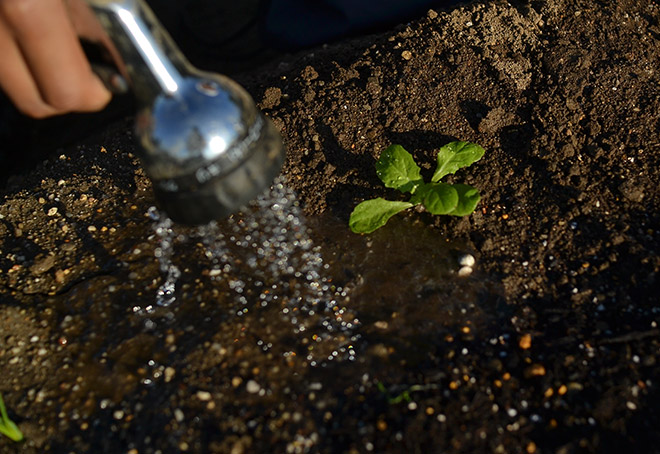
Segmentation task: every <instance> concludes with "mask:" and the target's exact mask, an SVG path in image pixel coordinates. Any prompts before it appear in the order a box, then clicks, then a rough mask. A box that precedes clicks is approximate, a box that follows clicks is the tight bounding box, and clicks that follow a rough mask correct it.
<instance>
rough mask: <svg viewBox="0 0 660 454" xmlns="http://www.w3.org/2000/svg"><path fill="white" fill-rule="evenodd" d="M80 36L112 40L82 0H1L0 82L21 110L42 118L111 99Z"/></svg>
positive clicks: (94, 106) (101, 104)
mask: <svg viewBox="0 0 660 454" xmlns="http://www.w3.org/2000/svg"><path fill="white" fill-rule="evenodd" d="M79 36H80V37H84V38H87V39H90V40H92V41H99V42H102V43H107V41H108V38H107V36H106V35H105V33H104V32H103V30H102V28H101V26H100V25H99V24H98V22H97V21H96V20H95V18H94V14H93V12H92V11H91V10H90V9H89V7H88V6H87V4H86V3H85V2H84V1H83V0H0V55H1V56H2V60H1V61H0V88H1V89H2V90H3V91H4V92H5V93H6V94H7V96H8V97H9V98H10V99H11V100H12V102H13V103H14V104H15V105H16V107H17V108H18V109H19V110H20V111H22V112H23V113H25V114H26V115H29V116H32V117H36V118H44V117H49V116H53V115H58V114H63V113H67V112H89V111H96V110H100V109H102V108H103V107H104V106H105V105H106V104H107V103H108V101H109V100H110V97H111V95H110V92H109V91H108V90H107V89H106V88H105V86H104V85H103V83H102V82H101V80H100V79H99V78H98V77H97V76H96V75H95V74H94V73H93V72H92V70H91V67H90V64H89V62H88V61H87V57H86V56H85V54H84V52H83V50H82V47H81V45H80V41H79V39H78V37H79Z"/></svg>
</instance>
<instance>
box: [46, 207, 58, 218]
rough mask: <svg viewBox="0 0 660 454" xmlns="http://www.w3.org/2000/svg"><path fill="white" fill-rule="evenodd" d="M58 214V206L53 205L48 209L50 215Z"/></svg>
mask: <svg viewBox="0 0 660 454" xmlns="http://www.w3.org/2000/svg"><path fill="white" fill-rule="evenodd" d="M56 214H57V207H52V208H49V209H48V216H55V215H56Z"/></svg>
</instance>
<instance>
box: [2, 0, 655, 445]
mask: <svg viewBox="0 0 660 454" xmlns="http://www.w3.org/2000/svg"><path fill="white" fill-rule="evenodd" d="M659 21H660V6H659V5H658V4H657V2H655V1H651V0H636V1H634V0H623V1H619V2H614V1H597V0H583V1H577V2H568V1H562V0H552V1H547V2H540V1H539V2H537V1H514V2H511V3H506V2H499V1H495V2H484V3H482V2H476V3H472V4H469V5H466V6H464V7H461V8H456V9H454V10H452V11H449V12H437V13H436V12H433V11H430V12H429V13H428V15H427V16H426V17H423V18H420V19H419V20H417V21H414V22H411V23H410V24H407V25H401V26H399V27H397V28H396V29H394V30H391V31H390V32H386V33H383V34H381V35H376V36H369V37H362V38H357V39H353V40H348V41H344V42H341V43H339V44H335V45H330V46H324V47H322V48H317V49H312V50H310V51H308V52H305V53H303V54H301V55H298V56H295V57H291V58H288V59H284V60H283V61H281V62H276V64H273V65H271V67H269V68H268V69H261V70H259V71H253V72H249V73H245V74H241V75H238V76H236V78H237V79H238V80H239V81H240V82H241V83H243V84H244V85H245V86H246V87H247V88H248V90H249V91H250V92H251V93H252V95H253V97H254V98H255V100H256V101H257V102H258V104H259V106H260V107H261V108H262V109H263V110H264V111H265V112H266V114H267V115H268V116H270V117H271V118H272V119H273V120H274V122H275V124H276V125H277V126H278V128H279V129H280V130H281V132H282V135H283V137H284V140H285V142H286V144H287V147H288V150H289V153H288V160H287V162H286V164H285V167H284V172H283V173H284V175H285V176H286V178H287V181H288V184H289V186H290V187H292V188H293V189H295V190H296V191H297V192H298V194H299V198H300V201H301V205H302V208H303V209H304V211H305V213H306V214H307V215H308V217H309V219H310V221H309V224H310V228H311V229H312V230H313V231H314V232H315V233H313V234H312V236H314V238H315V239H316V241H317V243H318V244H319V245H320V246H321V247H322V250H323V253H324V257H325V260H326V262H327V263H329V265H330V268H329V270H328V273H330V274H331V275H332V276H333V279H334V281H333V282H334V283H335V284H336V285H338V286H339V285H341V286H343V287H345V288H346V289H353V290H352V291H353V293H352V294H351V293H350V292H348V293H349V296H350V299H348V300H346V301H344V302H343V303H342V304H343V305H345V307H346V310H347V311H348V313H351V314H353V315H354V316H355V317H357V318H358V319H360V321H361V325H360V326H359V327H358V328H357V330H356V331H353V333H354V334H359V340H357V341H356V342H355V345H354V348H355V351H356V359H355V360H354V361H350V360H348V359H345V360H339V361H333V362H329V363H324V364H323V365H317V366H312V365H310V364H309V362H308V361H305V360H304V359H303V358H302V355H300V356H296V355H292V354H291V351H294V350H295V349H296V348H302V349H303V350H304V349H305V348H307V347H306V345H307V344H306V341H302V340H301V337H300V336H298V337H296V336H297V335H293V334H292V333H291V329H290V327H286V326H284V325H286V323H288V322H286V323H285V322H284V321H283V319H282V318H281V317H279V316H277V314H278V309H277V307H275V308H274V309H273V308H272V307H268V308H264V309H259V308H256V307H255V308H254V310H250V311H249V312H248V313H246V314H245V315H244V316H243V318H237V317H236V316H233V315H228V314H229V313H230V312H231V314H233V310H234V309H235V307H234V302H233V301H231V299H230V298H229V297H226V296H223V295H226V294H228V293H229V292H230V291H231V290H230V288H229V285H230V284H227V283H226V282H220V283H217V284H216V283H215V281H212V280H209V278H208V276H209V271H208V269H207V268H208V266H207V264H205V262H204V260H205V259H204V256H203V252H202V251H201V249H200V247H198V246H195V245H194V244H193V245H192V246H189V248H188V250H185V251H184V250H181V254H180V255H181V259H180V260H181V262H180V263H181V265H182V268H185V269H184V276H183V277H182V278H181V279H182V280H181V287H180V291H179V293H178V299H177V302H176V304H179V306H177V305H176V304H175V307H173V308H172V309H171V310H172V314H173V319H172V320H168V319H167V317H168V316H167V315H163V316H162V318H160V319H159V318H158V316H160V315H158V314H157V315H156V316H154V317H151V318H148V317H147V318H145V317H144V316H140V314H135V313H134V310H133V308H134V307H136V305H140V304H142V303H143V302H144V301H150V300H152V299H153V298H154V296H153V295H154V294H155V291H156V289H157V288H158V286H159V283H160V282H161V281H162V279H163V276H162V274H161V273H160V272H159V270H158V262H157V260H156V259H155V258H154V249H155V248H156V243H155V241H154V240H153V238H152V239H149V238H148V236H149V235H151V234H152V233H153V232H152V222H151V221H150V220H149V218H148V217H147V216H146V214H145V213H146V212H147V210H148V208H149V207H150V206H151V205H153V204H154V201H153V197H152V195H151V192H150V191H151V188H150V183H149V181H148V179H147V178H146V177H145V176H144V174H143V173H142V171H141V170H140V168H139V166H138V162H137V161H136V160H135V159H134V158H133V157H132V155H130V154H129V153H128V152H130V151H132V150H133V149H134V145H132V142H131V134H130V132H128V131H129V130H130V127H129V126H128V125H129V124H130V121H128V120H127V121H123V122H120V123H118V124H115V125H113V126H109V127H108V128H106V130H105V132H104V133H103V134H101V135H98V136H95V137H92V138H90V139H88V140H87V141H85V142H84V143H81V144H80V145H79V146H77V147H73V148H67V149H64V150H62V151H59V152H57V153H56V154H55V155H54V156H53V157H51V158H50V159H49V161H47V162H44V163H43V164H41V165H39V166H36V167H33V168H31V169H30V171H29V172H27V173H25V174H20V175H14V176H12V177H11V178H10V179H9V182H8V184H7V187H6V188H5V190H4V192H3V195H4V197H3V201H2V205H0V238H1V239H0V241H1V243H0V251H1V252H2V254H1V255H0V292H1V294H0V299H1V301H2V304H0V370H2V377H3V379H2V380H0V392H2V395H3V396H4V398H5V401H6V403H7V406H8V408H9V412H10V416H11V417H12V418H13V419H14V420H15V421H16V422H17V423H18V425H19V427H20V428H21V429H22V430H23V431H24V432H25V435H26V439H27V440H26V441H25V442H23V443H22V444H13V443H11V442H10V441H9V440H8V439H6V438H0V452H3V453H4V452H7V453H10V452H20V453H44V452H53V453H69V452H76V453H83V452H108V453H131V454H137V453H140V454H142V453H159V452H160V453H174V452H194V453H232V454H238V453H243V452H245V453H248V452H263V453H266V452H323V453H339V452H346V453H359V452H375V453H382V452H387V453H399V452H402V453H403V452H406V453H413V452H414V453H417V452H420V453H421V452H438V453H439V452H464V453H475V452H496V453H529V454H533V453H566V454H568V453H577V452H593V453H609V452H612V453H615V452H616V453H618V452H622V451H623V452H630V453H632V452H639V453H651V452H660V448H659V446H660V410H659V408H660V391H659V388H658V386H659V384H660V364H658V354H659V352H660V350H659V349H660V328H658V322H659V320H658V319H659V318H660V296H659V295H660V281H659V279H660V277H659V275H658V273H659V271H660V258H659V257H658V249H659V248H660V211H659V209H660V189H658V188H659V186H660V181H659V180H660V179H659V178H658V171H657V168H658V166H659V165H660V22H659ZM451 140H468V141H472V142H476V143H478V144H480V145H482V146H483V147H484V148H485V149H486V154H485V156H484V158H483V159H482V160H481V161H479V162H478V163H477V164H476V165H474V166H472V167H470V168H469V169H466V170H462V171H460V172H459V173H458V174H457V175H456V176H455V177H453V178H454V181H461V182H467V183H469V184H472V185H473V186H476V187H478V188H480V190H481V194H482V201H481V203H480V205H479V206H478V208H477V211H476V212H475V213H474V214H472V215H471V216H468V217H465V218H461V219H457V218H452V217H432V216H430V215H428V214H427V213H418V212H410V213H408V214H406V215H404V216H402V219H395V220H392V221H391V224H388V226H386V227H385V228H384V229H383V230H382V231H380V232H377V233H375V234H373V235H372V236H370V237H362V236H357V235H353V234H351V233H350V232H349V231H348V228H347V227H346V225H347V219H348V215H349V213H350V212H351V210H352V209H353V207H354V206H355V205H356V204H357V203H358V202H359V201H361V200H364V199H366V198H373V197H376V196H387V197H396V194H394V193H392V192H389V191H388V190H386V189H384V188H383V187H382V185H381V184H380V182H379V180H378V178H377V176H376V174H375V170H374V167H373V164H374V161H375V159H376V158H377V157H378V155H379V153H380V151H381V150H383V149H384V148H385V147H386V146H387V145H389V144H391V143H398V144H401V145H403V146H404V147H405V148H407V149H408V150H409V151H410V152H412V153H413V154H414V156H415V159H416V160H417V161H418V162H420V163H423V171H424V172H427V173H430V172H432V163H433V160H434V156H435V153H436V152H437V149H438V148H439V147H440V146H442V145H444V144H445V143H447V142H449V141H451ZM6 152H8V153H9V152H11V153H21V150H20V149H19V150H6ZM374 251H375V252H374ZM464 252H470V253H472V254H473V255H474V256H475V257H476V268H475V273H473V274H472V275H471V276H470V277H469V278H467V279H458V278H457V276H456V270H457V268H458V265H457V263H456V260H455V258H456V256H457V254H461V253H464ZM245 279H247V280H246V282H247V281H249V277H246V278H245ZM245 279H244V280H245ZM232 288H233V287H232ZM248 294H249V291H248ZM154 320H155V322H156V323H155V325H156V326H154V325H152V324H151V322H152V321H154ZM337 336H338V338H339V337H341V336H344V334H338V335H337ZM342 341H343V340H342V339H339V340H337V344H335V343H333V340H328V341H327V342H328V343H327V345H328V348H329V349H332V348H336V347H337V345H342V344H341V342H342ZM264 343H265V344H264ZM268 344H270V347H268V348H265V347H264V345H268ZM322 345H326V344H323V343H322ZM319 348H320V349H322V347H319ZM329 351H330V350H329ZM262 391H263V392H262Z"/></svg>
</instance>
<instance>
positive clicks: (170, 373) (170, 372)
mask: <svg viewBox="0 0 660 454" xmlns="http://www.w3.org/2000/svg"><path fill="white" fill-rule="evenodd" d="M175 373H176V371H175V370H174V368H173V367H166V368H165V383H169V382H170V381H172V378H174V374H175Z"/></svg>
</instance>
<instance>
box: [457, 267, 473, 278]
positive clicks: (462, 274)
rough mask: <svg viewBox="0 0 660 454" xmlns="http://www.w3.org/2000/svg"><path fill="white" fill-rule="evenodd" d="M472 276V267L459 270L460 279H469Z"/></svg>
mask: <svg viewBox="0 0 660 454" xmlns="http://www.w3.org/2000/svg"><path fill="white" fill-rule="evenodd" d="M470 274H472V267H471V266H462V267H461V268H460V269H459V270H458V277H467V276H469V275H470Z"/></svg>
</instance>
